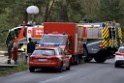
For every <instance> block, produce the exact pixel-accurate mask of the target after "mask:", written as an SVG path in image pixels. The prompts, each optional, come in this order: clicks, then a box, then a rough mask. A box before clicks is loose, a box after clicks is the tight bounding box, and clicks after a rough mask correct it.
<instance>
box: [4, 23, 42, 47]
mask: <svg viewBox="0 0 124 83" xmlns="http://www.w3.org/2000/svg"><path fill="white" fill-rule="evenodd" d="M43 33H44V30H43V26H42V25H33V26H26V25H24V26H19V27H15V28H12V29H9V30H8V36H7V39H6V45H7V46H8V43H9V41H11V40H15V41H18V43H19V44H24V43H27V42H28V38H32V40H33V41H34V42H37V43H39V41H40V39H41V35H42V34H43Z"/></svg>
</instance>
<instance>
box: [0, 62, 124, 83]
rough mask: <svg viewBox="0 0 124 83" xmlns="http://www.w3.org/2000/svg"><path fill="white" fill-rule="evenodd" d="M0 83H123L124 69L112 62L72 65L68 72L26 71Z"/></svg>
mask: <svg viewBox="0 0 124 83" xmlns="http://www.w3.org/2000/svg"><path fill="white" fill-rule="evenodd" d="M0 83H124V68H115V67H114V60H108V61H106V62H105V63H102V64H100V63H95V62H94V61H92V62H90V63H84V64H80V65H74V66H72V67H71V70H70V71H64V72H62V73H58V72H55V71H38V72H35V73H30V72H29V71H28V70H27V71H24V72H20V73H16V74H13V75H10V76H6V77H0Z"/></svg>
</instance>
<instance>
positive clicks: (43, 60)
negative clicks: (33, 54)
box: [38, 59, 47, 62]
mask: <svg viewBox="0 0 124 83" xmlns="http://www.w3.org/2000/svg"><path fill="white" fill-rule="evenodd" d="M38 61H40V62H46V61H47V59H38Z"/></svg>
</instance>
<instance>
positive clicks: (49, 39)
mask: <svg viewBox="0 0 124 83" xmlns="http://www.w3.org/2000/svg"><path fill="white" fill-rule="evenodd" d="M41 43H42V44H50V45H51V44H52V45H53V44H60V45H65V43H66V36H43V37H42V39H41Z"/></svg>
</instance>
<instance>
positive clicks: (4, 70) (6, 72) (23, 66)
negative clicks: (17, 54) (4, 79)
mask: <svg viewBox="0 0 124 83" xmlns="http://www.w3.org/2000/svg"><path fill="white" fill-rule="evenodd" d="M27 69H28V65H27V64H23V63H22V64H18V66H16V67H13V68H0V77H1V76H7V75H11V74H14V73H17V72H21V71H25V70H27Z"/></svg>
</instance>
